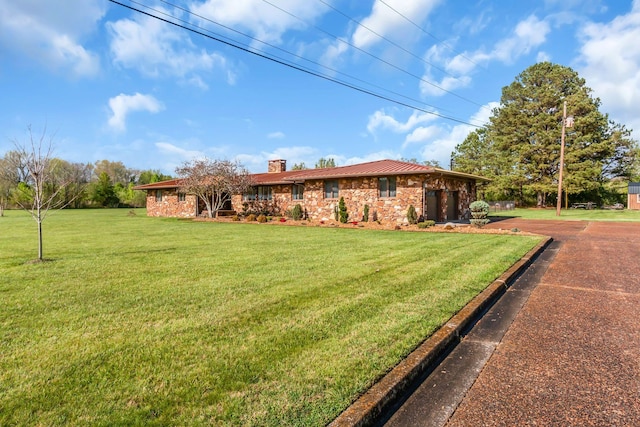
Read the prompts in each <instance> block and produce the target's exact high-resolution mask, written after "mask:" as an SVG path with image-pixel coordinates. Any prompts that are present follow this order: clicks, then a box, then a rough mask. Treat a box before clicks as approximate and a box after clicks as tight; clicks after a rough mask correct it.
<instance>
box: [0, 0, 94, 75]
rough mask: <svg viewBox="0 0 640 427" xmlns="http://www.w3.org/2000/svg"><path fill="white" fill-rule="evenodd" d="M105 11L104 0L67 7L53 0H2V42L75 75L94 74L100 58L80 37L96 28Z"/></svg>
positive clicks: (5, 46) (0, 28) (0, 42)
mask: <svg viewBox="0 0 640 427" xmlns="http://www.w3.org/2000/svg"><path fill="white" fill-rule="evenodd" d="M105 11H106V7H105V4H104V2H103V1H89V2H74V4H73V7H64V6H62V5H60V4H59V2H50V1H40V0H21V1H14V0H0V22H1V23H2V25H0V46H2V47H4V48H5V49H7V50H9V51H13V52H14V53H16V54H20V55H27V56H29V57H31V58H32V59H34V60H36V61H39V62H41V63H42V64H44V65H45V66H47V67H51V68H54V69H64V70H70V72H71V74H72V75H74V76H80V77H82V76H92V75H95V74H97V73H98V72H99V70H100V60H99V58H98V55H96V54H95V53H93V52H91V51H89V50H87V49H86V48H85V47H84V46H82V44H81V43H80V40H81V39H82V38H83V37H84V36H86V35H87V34H89V33H90V32H92V31H94V30H95V29H96V23H97V22H98V21H99V20H100V19H101V18H102V17H103V16H104V14H105Z"/></svg>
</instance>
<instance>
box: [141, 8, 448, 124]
mask: <svg viewBox="0 0 640 427" xmlns="http://www.w3.org/2000/svg"><path fill="white" fill-rule="evenodd" d="M129 1H130V2H131V3H134V4H138V5H140V6H142V7H145V8H147V9H149V10H153V11H154V12H156V13H160V14H162V15H165V16H169V17H171V18H173V19H176V20H177V21H179V22H183V23H185V24H188V25H192V26H194V27H196V28H199V29H201V30H202V31H207V32H208V33H211V34H215V35H217V36H218V37H222V38H225V39H228V40H232V41H234V42H236V43H240V42H238V41H236V40H233V39H231V38H229V37H225V36H223V35H221V34H218V33H215V32H213V31H210V30H207V29H204V28H202V27H200V26H198V25H194V24H192V23H191V22H189V21H185V20H183V19H179V18H177V17H175V16H173V15H170V14H167V13H165V12H162V11H160V10H157V9H154V8H152V7H150V6H147V5H145V4H143V3H140V2H138V1H135V0H129ZM160 1H161V2H162V3H165V4H167V5H169V6H171V7H174V8H176V9H178V10H181V11H183V12H185V13H187V14H190V15H192V16H195V17H197V18H200V19H202V20H203V21H207V22H210V23H212V24H214V25H217V26H219V27H222V28H224V29H226V30H229V31H232V32H234V33H236V34H239V35H241V36H243V37H246V38H248V39H250V40H252V41H255V42H258V43H260V44H263V45H265V46H269V47H270V48H272V49H276V50H279V51H281V52H283V53H286V54H287V55H290V56H292V57H294V58H298V59H301V60H303V61H307V62H310V63H311V64H313V65H316V66H318V67H321V68H324V69H326V70H328V71H330V72H333V73H336V74H340V75H342V76H345V77H347V78H349V79H352V80H355V81H358V82H360V83H364V84H365V85H368V86H371V87H374V88H376V89H380V90H383V91H385V92H387V93H390V94H393V95H396V96H399V97H401V98H404V99H407V100H409V101H413V102H417V103H419V104H422V105H426V106H427V107H431V108H434V109H437V110H441V111H449V112H451V110H447V109H445V108H441V107H437V106H435V105H431V104H428V103H426V102H424V101H422V100H419V99H415V98H412V97H410V96H407V95H404V94H401V93H399V92H395V91H393V90H390V89H387V88H385V87H382V86H380V85H377V84H375V83H371V82H369V81H366V80H363V79H361V78H359V77H356V76H353V75H351V74H347V73H345V72H343V71H340V70H337V69H335V68H331V67H329V66H327V65H324V64H321V63H319V62H317V61H314V60H311V59H309V58H305V57H304V56H302V55H298V54H296V53H293V52H291V51H288V50H286V49H283V48H281V47H279V46H276V45H273V44H271V43H268V42H265V41H263V40H260V39H258V38H255V37H253V36H251V35H249V34H246V33H243V32H242V31H238V30H236V29H235V28H231V27H229V26H227V25H224V24H221V23H219V22H217V21H214V20H212V19H210V18H207V17H205V16H202V15H199V14H197V13H194V12H191V11H190V10H188V9H185V8H183V7H182V6H179V5H176V4H174V3H171V2H169V1H167V0H160ZM244 46H245V47H248V46H247V45H246V44H245V45H244ZM261 52H263V53H265V54H266V52H264V51H261ZM276 58H277V57H276Z"/></svg>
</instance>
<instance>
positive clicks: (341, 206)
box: [338, 197, 349, 224]
mask: <svg viewBox="0 0 640 427" xmlns="http://www.w3.org/2000/svg"><path fill="white" fill-rule="evenodd" d="M338 219H339V221H340V222H341V223H343V224H346V223H347V221H349V214H348V213H347V205H346V204H345V202H344V197H340V201H339V202H338Z"/></svg>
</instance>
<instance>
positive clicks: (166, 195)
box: [147, 189, 197, 218]
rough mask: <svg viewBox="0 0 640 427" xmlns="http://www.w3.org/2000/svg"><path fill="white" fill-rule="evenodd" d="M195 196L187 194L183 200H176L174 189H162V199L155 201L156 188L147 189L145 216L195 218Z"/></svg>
mask: <svg viewBox="0 0 640 427" xmlns="http://www.w3.org/2000/svg"><path fill="white" fill-rule="evenodd" d="M196 205H197V197H196V196H194V195H191V194H187V196H186V197H185V201H184V202H179V201H178V191H177V190H176V189H165V190H162V201H161V202H157V201H156V190H151V191H147V216H165V217H178V218H195V216H196Z"/></svg>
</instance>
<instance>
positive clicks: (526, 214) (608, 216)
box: [489, 208, 640, 221]
mask: <svg viewBox="0 0 640 427" xmlns="http://www.w3.org/2000/svg"><path fill="white" fill-rule="evenodd" d="M489 216H503V217H504V216H512V217H518V218H525V219H560V220H572V221H640V211H633V210H628V209H624V210H608V209H562V211H561V212H560V216H556V209H555V208H546V209H533V208H529V209H516V210H513V211H502V212H491V213H490V214H489Z"/></svg>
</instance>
